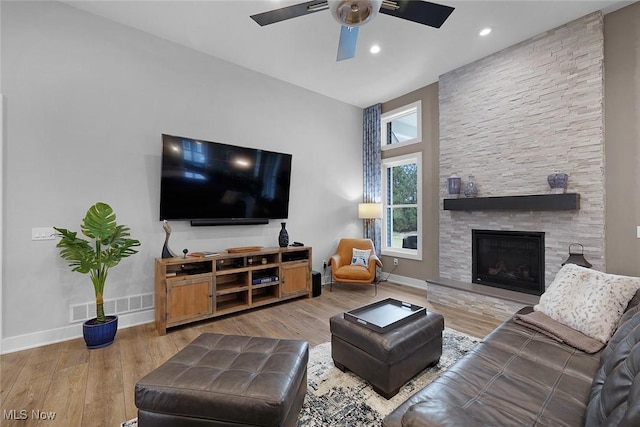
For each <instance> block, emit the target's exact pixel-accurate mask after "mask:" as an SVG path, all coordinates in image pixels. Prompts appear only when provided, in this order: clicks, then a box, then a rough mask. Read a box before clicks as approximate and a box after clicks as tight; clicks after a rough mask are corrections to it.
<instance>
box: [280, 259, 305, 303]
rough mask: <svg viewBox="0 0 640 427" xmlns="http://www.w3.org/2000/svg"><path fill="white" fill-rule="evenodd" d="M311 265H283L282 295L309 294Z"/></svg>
mask: <svg viewBox="0 0 640 427" xmlns="http://www.w3.org/2000/svg"><path fill="white" fill-rule="evenodd" d="M309 279H310V274H309V263H308V262H303V263H291V264H283V265H282V295H283V296H286V295H293V294H298V295H304V294H306V293H309Z"/></svg>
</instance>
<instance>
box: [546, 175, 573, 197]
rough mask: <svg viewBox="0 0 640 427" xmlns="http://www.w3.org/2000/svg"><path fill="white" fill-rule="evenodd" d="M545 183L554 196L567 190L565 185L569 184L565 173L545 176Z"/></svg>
mask: <svg viewBox="0 0 640 427" xmlns="http://www.w3.org/2000/svg"><path fill="white" fill-rule="evenodd" d="M547 182H548V183H549V187H551V192H552V193H554V194H562V193H564V192H565V191H566V190H567V183H568V182H569V175H567V174H566V173H559V172H556V173H552V174H550V175H548V176H547Z"/></svg>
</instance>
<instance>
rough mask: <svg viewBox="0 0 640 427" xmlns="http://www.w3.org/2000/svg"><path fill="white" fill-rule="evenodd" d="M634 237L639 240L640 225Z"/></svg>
mask: <svg viewBox="0 0 640 427" xmlns="http://www.w3.org/2000/svg"><path fill="white" fill-rule="evenodd" d="M636 237H637V238H638V239H640V225H639V226H638V228H637V229H636Z"/></svg>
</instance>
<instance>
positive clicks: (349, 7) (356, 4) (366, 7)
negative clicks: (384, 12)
mask: <svg viewBox="0 0 640 427" xmlns="http://www.w3.org/2000/svg"><path fill="white" fill-rule="evenodd" d="M328 3H329V10H331V15H332V16H333V17H334V19H335V20H336V21H338V22H339V23H340V24H341V25H346V26H348V27H358V26H360V25H364V24H366V23H367V22H369V21H370V20H371V19H373V17H374V16H376V15H377V14H378V11H379V10H380V6H381V5H382V0H329V1H328Z"/></svg>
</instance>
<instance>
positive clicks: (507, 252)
mask: <svg viewBox="0 0 640 427" xmlns="http://www.w3.org/2000/svg"><path fill="white" fill-rule="evenodd" d="M471 242H472V261H471V266H472V272H471V278H472V281H473V283H478V284H481V285H487V286H494V287H496V288H502V289H509V290H512V291H518V292H524V293H527V294H533V295H542V293H543V292H544V289H545V280H544V279H545V278H544V233H542V232H527V231H502V230H475V229H474V230H472V238H471Z"/></svg>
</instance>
